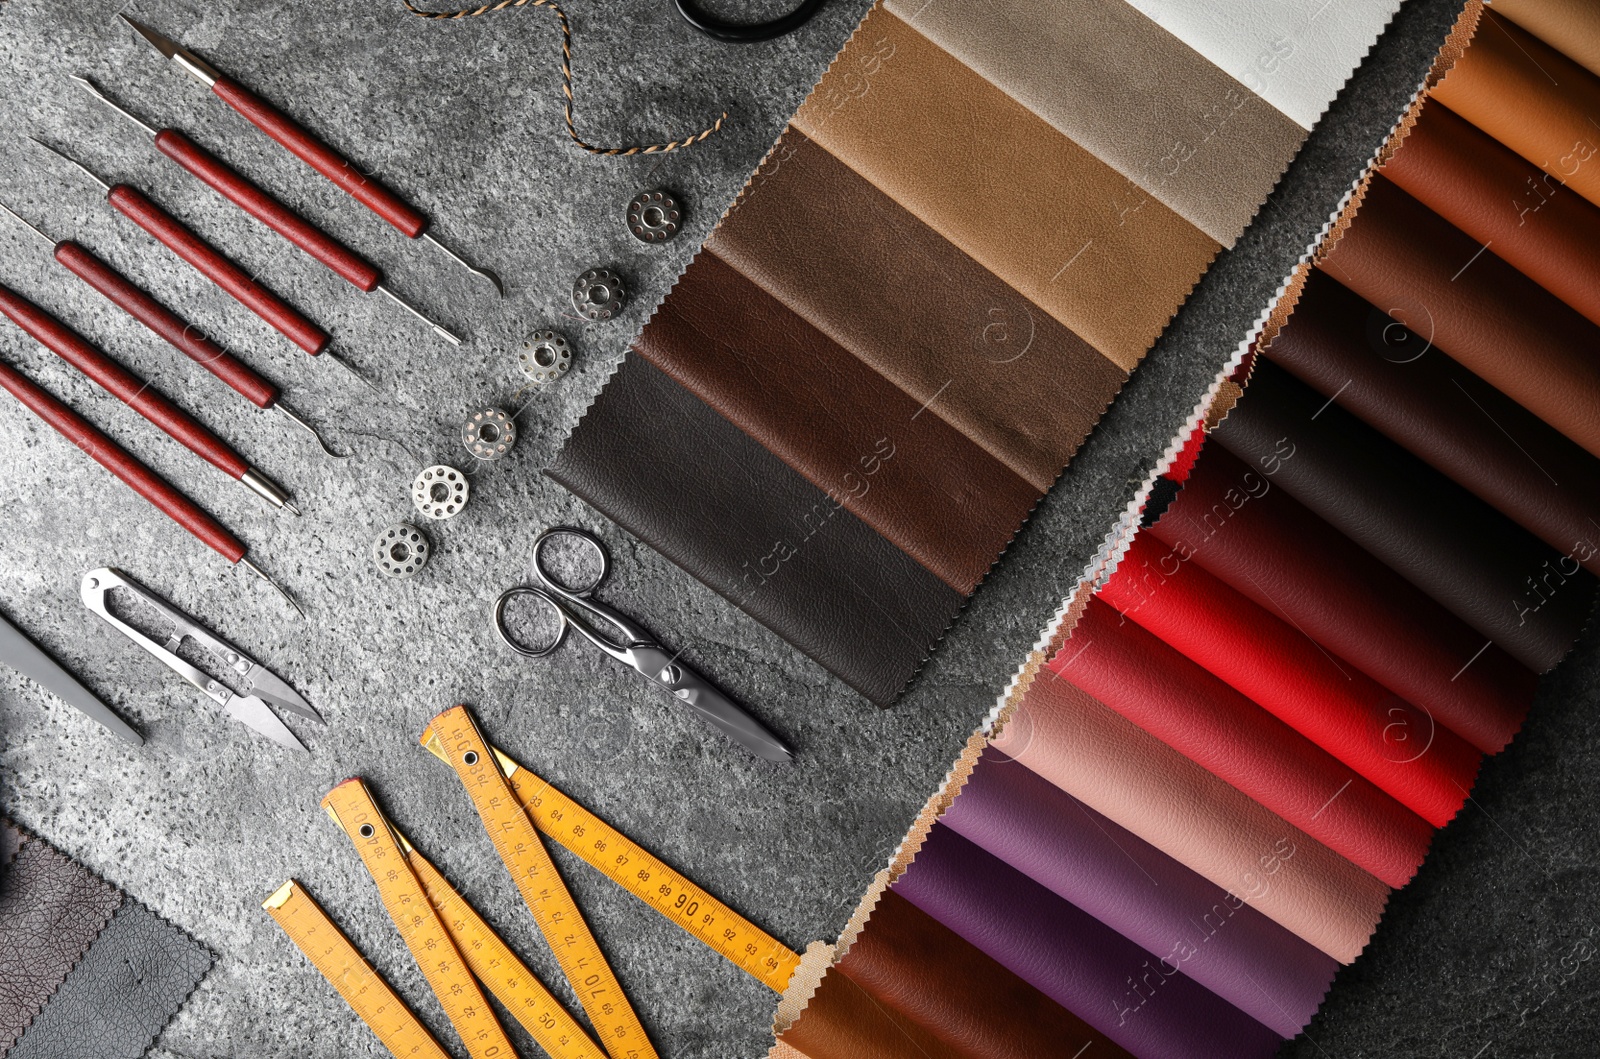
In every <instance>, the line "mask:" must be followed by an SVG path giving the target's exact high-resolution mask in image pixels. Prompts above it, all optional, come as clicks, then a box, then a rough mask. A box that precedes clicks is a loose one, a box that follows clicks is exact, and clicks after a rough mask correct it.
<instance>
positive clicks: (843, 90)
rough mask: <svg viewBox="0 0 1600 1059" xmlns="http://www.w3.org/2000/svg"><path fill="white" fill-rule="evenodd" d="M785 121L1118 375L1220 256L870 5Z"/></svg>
mask: <svg viewBox="0 0 1600 1059" xmlns="http://www.w3.org/2000/svg"><path fill="white" fill-rule="evenodd" d="M794 124H795V125H796V126H797V127H798V128H799V129H800V130H801V131H802V132H804V133H805V134H806V135H807V136H809V137H811V139H813V140H816V141H818V142H820V143H821V144H822V145H823V146H824V147H826V148H827V149H828V150H829V151H831V152H833V153H834V154H835V155H836V156H838V157H839V158H840V159H841V160H843V161H844V162H845V163H846V164H847V165H849V166H850V167H851V168H853V169H855V170H856V172H858V173H860V174H861V175H862V176H864V177H866V178H867V179H868V180H870V181H872V183H874V184H876V185H877V186H878V187H879V188H881V189H883V190H884V191H885V192H887V193H888V194H889V195H890V196H891V197H893V198H894V199H895V200H896V201H898V202H899V203H900V204H901V205H903V206H905V207H906V208H907V209H908V210H910V211H911V212H912V213H914V214H916V215H917V216H918V217H921V218H922V219H923V220H924V221H926V222H927V223H928V224H929V225H930V226H931V227H933V228H934V229H935V230H937V231H938V232H939V233H940V234H941V235H943V236H945V237H946V238H947V239H949V240H950V241H951V242H953V243H955V244H956V245H957V246H959V247H961V248H962V249H963V250H965V251H966V252H967V253H969V254H971V255H972V256H973V257H974V258H976V259H977V260H978V261H979V262H980V263H981V264H983V265H984V266H985V267H987V268H988V269H989V270H990V271H992V272H994V273H995V274H996V275H998V276H999V277H1000V278H1001V279H1003V280H1005V281H1006V282H1007V283H1009V284H1011V286H1013V287H1015V288H1016V289H1017V290H1019V291H1021V292H1022V293H1023V294H1025V295H1027V296H1028V297H1029V298H1031V299H1033V301H1034V302H1035V303H1037V304H1038V305H1039V306H1041V307H1042V308H1043V309H1045V310H1046V311H1047V312H1049V313H1050V314H1051V315H1052V316H1054V317H1055V318H1056V319H1057V320H1059V321H1061V323H1063V324H1065V325H1066V326H1067V327H1068V328H1070V329H1071V330H1072V331H1074V332H1076V333H1077V334H1079V335H1082V336H1083V337H1084V338H1085V339H1087V340H1088V341H1089V342H1091V343H1093V345H1094V346H1095V348H1096V349H1098V350H1100V352H1102V353H1104V354H1105V355H1106V356H1108V357H1110V358H1111V359H1112V360H1114V361H1115V362H1116V363H1117V364H1119V365H1120V366H1121V367H1122V368H1124V369H1125V370H1132V368H1133V366H1134V365H1135V364H1136V363H1138V361H1139V358H1140V357H1142V356H1143V355H1144V353H1145V351H1146V350H1147V349H1148V348H1149V346H1150V343H1151V342H1152V341H1154V340H1155V337H1156V336H1157V335H1158V334H1159V333H1160V332H1161V330H1162V328H1164V327H1165V326H1166V324H1167V321H1168V320H1169V319H1170V318H1171V316H1172V314H1173V313H1174V312H1175V311H1176V310H1177V308H1178V306H1179V305H1180V304H1181V303H1182V302H1183V300H1184V298H1185V297H1187V296H1188V293H1189V290H1190V289H1191V288H1192V287H1193V286H1194V284H1195V281H1196V280H1198V279H1199V278H1200V275H1201V273H1202V272H1204V271H1205V269H1206V266H1207V265H1209V264H1210V263H1211V260H1212V258H1213V257H1215V256H1216V253H1217V250H1218V249H1219V246H1218V243H1217V242H1216V240H1214V239H1212V238H1211V237H1210V236H1208V235H1206V234H1205V233H1204V232H1202V231H1201V230H1200V229H1198V228H1196V227H1195V226H1194V225H1192V224H1190V223H1189V222H1188V221H1186V220H1184V219H1183V218H1182V217H1181V216H1179V215H1178V214H1177V213H1174V212H1173V211H1172V210H1171V209H1170V208H1169V207H1167V206H1166V205H1164V204H1163V203H1161V202H1160V201H1159V200H1157V199H1156V198H1155V197H1154V196H1152V195H1150V194H1149V193H1148V192H1146V191H1144V190H1143V189H1141V188H1140V187H1139V186H1138V185H1137V184H1134V183H1133V182H1132V181H1130V180H1128V179H1127V178H1126V177H1124V176H1122V174H1120V173H1118V172H1117V171H1116V170H1114V169H1112V168H1111V167H1110V166H1108V165H1106V164H1105V163H1104V162H1101V161H1100V160H1099V159H1097V158H1095V157H1094V156H1093V155H1092V154H1090V153H1089V152H1088V151H1086V150H1085V149H1084V148H1082V147H1079V146H1078V145H1077V144H1075V143H1073V142H1072V141H1071V140H1069V139H1067V138H1066V137H1065V136H1063V135H1061V133H1059V132H1057V131H1056V130H1055V129H1053V128H1051V127H1050V125H1049V124H1048V123H1046V122H1045V121H1044V119H1042V118H1040V117H1038V116H1037V115H1035V114H1034V113H1033V112H1032V111H1030V110H1028V109H1027V108H1026V107H1024V106H1023V105H1022V104H1021V103H1018V102H1017V101H1016V100H1014V99H1012V98H1011V97H1010V96H1007V95H1006V94H1005V93H1004V92H1002V91H1000V90H999V89H998V88H996V87H994V85H992V84H990V83H989V82H988V81H985V80H984V79H983V78H982V77H980V76H979V75H978V74H977V73H975V72H973V71H972V70H971V69H970V68H968V67H967V66H965V65H963V64H962V63H961V62H960V61H959V60H957V59H956V58H955V57H954V56H952V55H950V53H948V52H946V51H945V50H944V49H942V48H940V47H939V46H938V45H936V44H934V43H933V42H932V41H930V40H928V39H927V38H926V37H924V36H922V35H921V34H920V33H918V32H917V31H916V30H915V29H912V28H911V27H910V26H908V25H906V23H904V22H902V21H901V20H900V19H899V18H897V17H896V16H895V15H893V14H891V13H890V12H888V11H885V10H882V9H881V8H880V9H876V10H874V11H873V12H872V14H871V15H869V16H868V17H867V20H866V21H865V22H863V23H862V25H861V27H860V28H859V29H857V30H856V34H855V36H854V37H853V38H851V40H850V43H849V44H847V45H846V46H845V49H844V50H843V51H842V52H840V54H839V57H838V58H837V59H835V60H834V63H833V66H832V67H831V68H830V69H829V70H828V73H827V74H826V76H824V77H823V79H822V81H821V83H820V84H819V85H818V86H817V90H816V91H815V92H813V93H812V94H811V96H810V98H808V99H807V100H806V102H805V105H804V106H802V107H801V108H800V111H799V113H798V114H796V115H795V118H794Z"/></svg>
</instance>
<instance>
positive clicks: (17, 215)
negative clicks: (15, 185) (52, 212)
mask: <svg viewBox="0 0 1600 1059" xmlns="http://www.w3.org/2000/svg"><path fill="white" fill-rule="evenodd" d="M0 210H5V211H6V212H7V213H9V214H11V216H13V217H15V218H16V219H17V220H18V221H20V222H21V223H22V224H24V225H26V226H27V227H28V228H30V229H32V230H33V233H34V234H35V235H37V236H38V237H39V238H40V239H43V240H44V241H45V242H47V243H49V244H50V245H51V246H55V245H56V241H55V240H54V239H52V238H50V237H49V236H48V235H45V234H44V232H43V231H41V230H40V229H39V227H38V226H37V225H35V224H34V223H33V222H32V221H29V220H28V219H27V218H25V217H23V216H22V214H20V213H18V212H17V211H16V210H14V209H12V208H11V207H10V206H7V205H6V204H5V203H3V202H0Z"/></svg>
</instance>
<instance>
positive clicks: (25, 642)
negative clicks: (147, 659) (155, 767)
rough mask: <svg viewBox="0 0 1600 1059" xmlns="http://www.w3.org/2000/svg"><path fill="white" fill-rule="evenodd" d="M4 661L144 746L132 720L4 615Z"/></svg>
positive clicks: (0, 628) (0, 631)
mask: <svg viewBox="0 0 1600 1059" xmlns="http://www.w3.org/2000/svg"><path fill="white" fill-rule="evenodd" d="M0 662H4V663H5V664H6V665H8V666H10V667H11V668H12V669H15V670H16V671H17V672H18V673H21V674H22V675H23V676H25V677H28V678H29V679H30V680H33V681H35V682H37V683H38V684H39V686H40V687H42V688H44V690H46V691H48V692H49V693H50V694H52V695H54V696H55V697H56V698H58V699H60V700H61V701H62V702H65V703H66V704H67V705H69V706H73V707H75V708H77V709H78V710H79V711H81V712H82V713H84V714H85V715H87V716H88V717H89V718H91V719H92V720H95V721H99V722H100V723H101V724H103V725H104V726H105V727H107V728H109V729H110V730H111V731H112V733H113V734H115V735H116V736H117V737H118V738H119V739H122V740H123V741H124V742H128V743H132V744H133V745H134V746H140V745H143V743H144V737H143V736H141V735H140V734H139V733H138V732H135V731H134V730H133V729H132V728H130V727H128V723H127V722H126V721H124V720H123V719H122V718H121V717H118V716H117V715H116V714H114V713H112V712H111V708H110V707H109V706H107V705H106V704H105V703H103V702H101V701H100V700H99V699H98V698H96V697H95V695H94V693H93V692H91V691H90V690H89V689H88V688H86V687H84V686H83V685H82V684H80V683H78V679H77V678H76V677H74V676H73V675H72V674H71V673H68V672H67V671H66V670H65V669H63V668H61V665H60V663H58V662H57V661H56V660H55V659H53V658H51V657H50V656H49V655H47V654H45V653H44V651H42V650H41V649H40V648H39V647H38V646H37V645H36V644H34V642H33V641H32V640H30V639H28V638H27V637H26V636H24V635H22V633H21V631H19V630H18V629H17V628H16V627H15V626H14V625H12V624H11V623H10V622H8V621H6V620H5V619H4V618H0Z"/></svg>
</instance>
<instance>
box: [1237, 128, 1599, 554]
mask: <svg viewBox="0 0 1600 1059" xmlns="http://www.w3.org/2000/svg"><path fill="white" fill-rule="evenodd" d="M1436 113H1437V114H1444V113H1447V112H1446V111H1444V110H1438V111H1437V112H1436ZM1407 142H1408V143H1409V142H1410V141H1409V140H1408V141H1407ZM1408 150H1409V148H1408ZM1401 153H1402V154H1404V153H1405V152H1401ZM1567 201H1569V202H1575V201H1578V200H1577V199H1575V198H1573V197H1572V196H1568V197H1567ZM1584 208H1585V209H1589V207H1588V205H1587V204H1585V206H1584ZM1596 216H1597V218H1600V212H1597V213H1596ZM1594 245H1595V246H1600V230H1597V232H1596V242H1595V244H1594ZM1596 260H1600V255H1597V256H1596ZM1597 281H1600V276H1597ZM1263 352H1264V353H1265V354H1266V356H1267V357H1268V359H1270V360H1272V361H1273V363H1275V364H1277V365H1279V366H1280V367H1283V368H1286V369H1288V370H1289V371H1290V372H1292V373H1293V374H1294V375H1295V376H1296V377H1297V378H1298V379H1300V381H1301V382H1304V383H1305V384H1307V385H1308V386H1310V387H1312V388H1313V389H1314V390H1316V391H1317V392H1318V393H1320V394H1322V395H1323V396H1324V397H1328V398H1332V397H1334V396H1335V395H1337V397H1338V403H1339V405H1340V407H1342V408H1344V409H1346V410H1347V411H1349V412H1351V413H1352V414H1354V415H1355V416H1357V417H1359V418H1360V419H1361V420H1362V421H1363V422H1365V423H1366V424H1367V425H1368V426H1371V427H1373V428H1374V429H1376V430H1378V431H1379V432H1381V433H1382V434H1384V435H1385V436H1386V437H1388V438H1389V439H1390V440H1391V441H1394V442H1395V443H1397V444H1399V445H1400V446H1402V447H1403V448H1405V449H1406V450H1407V451H1408V452H1410V453H1412V454H1413V455H1415V456H1418V457H1420V458H1422V459H1423V460H1424V461H1426V462H1427V463H1428V464H1429V465H1431V466H1432V467H1433V468H1434V469H1435V470H1437V471H1439V472H1441V473H1443V474H1445V475H1447V476H1448V477H1449V478H1451V479H1452V480H1453V481H1455V482H1456V483H1458V484H1459V485H1462V486H1464V487H1466V489H1467V490H1468V491H1469V492H1471V493H1473V494H1474V495H1476V496H1477V497H1478V498H1479V499H1480V500H1483V501H1484V502H1485V503H1487V504H1489V505H1490V506H1492V507H1494V508H1495V509H1496V510H1498V511H1499V512H1500V513H1501V514H1503V515H1506V516H1507V517H1508V518H1510V519H1512V520H1513V521H1514V522H1516V523H1517V524H1518V525H1520V526H1522V527H1524V528H1525V529H1527V530H1528V531H1530V532H1531V533H1533V534H1535V535H1537V536H1538V537H1539V539H1540V540H1542V541H1544V542H1545V543H1546V544H1548V545H1550V546H1551V547H1552V548H1554V549H1556V550H1557V551H1558V552H1560V553H1562V554H1563V555H1571V556H1572V557H1573V558H1574V559H1575V560H1577V561H1578V562H1579V563H1580V564H1581V565H1583V566H1584V567H1585V568H1587V569H1588V570H1589V571H1590V572H1592V573H1597V574H1600V461H1597V460H1596V459H1595V458H1594V457H1593V456H1591V455H1589V454H1588V453H1587V452H1585V451H1584V450H1583V449H1581V448H1579V447H1578V446H1577V445H1575V444H1573V443H1572V442H1571V441H1570V440H1568V439H1567V437H1566V436H1565V435H1563V434H1561V433H1560V432H1559V431H1557V430H1555V429H1554V428H1553V427H1551V426H1550V425H1549V424H1547V423H1545V422H1544V421H1543V420H1542V419H1540V418H1539V417H1538V416H1536V415H1534V414H1533V413H1532V412H1529V411H1528V410H1527V409H1525V408H1523V407H1522V406H1521V405H1519V404H1517V403H1516V402H1515V401H1513V400H1511V398H1509V397H1507V396H1505V395H1504V394H1503V393H1501V392H1500V391H1499V390H1497V389H1495V388H1494V387H1492V386H1490V385H1489V384H1488V383H1486V382H1484V381H1483V380H1482V379H1480V378H1478V377H1477V376H1476V375H1474V374H1473V373H1472V372H1470V371H1468V370H1467V369H1466V368H1464V367H1462V366H1461V365H1460V364H1458V363H1456V362H1455V361H1454V360H1451V359H1450V358H1449V357H1447V356H1445V355H1444V354H1443V353H1441V352H1440V351H1439V350H1437V349H1429V348H1428V346H1427V343H1426V342H1425V341H1424V340H1423V339H1422V338H1421V337H1420V336H1417V335H1413V334H1411V333H1410V332H1409V331H1406V330H1405V329H1404V328H1403V327H1401V325H1399V324H1396V323H1393V322H1392V321H1390V320H1389V318H1388V317H1386V316H1383V315H1382V314H1381V313H1378V312H1377V311H1376V310H1374V309H1373V308H1372V306H1371V305H1369V304H1368V303H1367V302H1365V301H1363V300H1362V299H1361V298H1360V297H1359V296H1357V295H1356V294H1355V293H1353V292H1352V291H1350V290H1348V289H1347V288H1345V287H1343V286H1342V285H1340V284H1339V283H1338V282H1337V281H1335V280H1334V279H1333V278H1332V277H1331V276H1328V275H1326V274H1322V273H1315V274H1313V275H1312V276H1311V277H1310V278H1309V279H1308V280H1307V282H1306V285H1305V289H1304V291H1303V293H1302V294H1301V296H1300V301H1299V302H1298V303H1297V304H1296V306H1295V311H1294V316H1293V317H1292V318H1291V319H1290V320H1289V323H1288V325H1287V326H1286V327H1284V328H1283V330H1281V331H1280V332H1279V333H1278V334H1277V335H1276V336H1274V338H1273V339H1272V341H1271V342H1270V343H1268V344H1267V345H1266V346H1265V347H1264V348H1263Z"/></svg>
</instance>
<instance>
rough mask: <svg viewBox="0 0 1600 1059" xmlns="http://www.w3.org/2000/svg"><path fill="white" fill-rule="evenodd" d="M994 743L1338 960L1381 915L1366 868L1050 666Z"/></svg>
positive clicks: (1381, 896)
mask: <svg viewBox="0 0 1600 1059" xmlns="http://www.w3.org/2000/svg"><path fill="white" fill-rule="evenodd" d="M993 744H994V746H995V747H996V748H997V749H999V750H1000V752H1001V753H1004V754H1005V755H1007V756H1008V757H1011V758H1013V759H1015V760H1016V761H1019V762H1021V763H1022V764H1023V765H1026V766H1027V767H1028V768H1030V769H1032V770H1033V771H1034V772H1037V773H1038V774H1039V775H1041V776H1043V777H1044V778H1045V779H1047V780H1049V781H1050V782H1051V783H1053V784H1055V785H1056V786H1057V787H1059V788H1061V789H1062V790H1064V791H1066V792H1067V793H1068V794H1070V795H1072V796H1073V797H1075V798H1077V799H1078V800H1079V801H1082V802H1083V803H1084V804H1086V805H1088V806H1090V807H1091V808H1093V809H1095V810H1096V811H1097V812H1099V813H1101V814H1103V815H1105V816H1107V817H1109V818H1110V819H1112V820H1114V821H1116V822H1117V823H1118V824H1120V825H1121V826H1123V827H1125V828H1127V829H1128V830H1129V831H1132V832H1133V833H1134V834H1136V835H1138V836H1139V837H1140V838H1142V839H1144V840H1145V841H1146V842H1148V843H1150V844H1151V845H1152V846H1155V847H1156V848H1157V849H1159V850H1161V851H1162V852H1163V853H1166V854H1167V855H1168V856H1170V857H1172V858H1173V859H1174V860H1176V861H1178V862H1179V863H1181V864H1183V865H1185V866H1186V867H1188V868H1190V869H1192V870H1193V871H1195V872H1197V873H1199V874H1200V875H1202V876H1204V877H1205V878H1207V879H1209V880H1210V881H1211V882H1213V883H1215V884H1216V885H1217V886H1220V887H1222V888H1223V889H1225V890H1228V891H1229V892H1231V893H1233V894H1234V895H1235V896H1236V897H1238V898H1240V899H1242V900H1243V901H1245V903H1247V904H1249V905H1250V906H1251V907H1253V908H1255V909H1256V910H1258V911H1260V912H1261V913H1262V914H1264V915H1266V916H1268V917H1269V918H1271V919H1273V920H1274V921H1276V922H1277V923H1279V924H1280V925H1281V926H1284V927H1286V928H1288V929H1289V930H1291V931H1293V932H1294V933H1295V934H1297V935H1298V936H1299V937H1301V938H1304V939H1305V940H1306V941H1308V942H1310V943H1311V944H1312V945H1315V946H1316V947H1317V948H1318V949H1321V950H1322V951H1323V952H1325V953H1327V954H1328V955H1329V956H1331V957H1333V958H1334V959H1335V960H1338V961H1339V962H1340V963H1349V962H1351V961H1352V960H1354V959H1355V958H1356V956H1357V955H1358V954H1359V953H1360V952H1361V949H1362V948H1363V947H1364V946H1365V945H1366V943H1367V939H1368V938H1369V937H1371V936H1372V931H1373V930H1374V929H1375V928H1376V926H1377V923H1378V919H1379V917H1380V916H1381V915H1382V914H1383V906H1384V903H1385V901H1387V900H1388V895H1389V889H1388V887H1386V886H1384V885H1383V883H1381V882H1380V881H1378V879H1377V878H1376V877H1374V876H1373V875H1372V874H1371V873H1369V872H1367V871H1364V870H1362V869H1361V868H1359V867H1357V866H1356V865H1354V864H1352V863H1351V862H1350V861H1348V860H1346V859H1345V858H1343V857H1341V856H1339V855H1338V854H1337V853H1334V852H1333V851H1332V850H1330V849H1328V847H1326V846H1324V845H1322V844H1321V843H1320V842H1317V841H1316V840H1315V839H1313V838H1311V837H1310V836H1309V835H1307V834H1305V833H1304V832H1302V831H1301V830H1300V829H1299V828H1297V827H1295V826H1294V825H1292V824H1290V823H1288V822H1287V821H1285V820H1284V819H1283V818H1282V817H1280V816H1278V815H1277V814H1275V813H1273V812H1271V811H1270V810H1268V809H1266V808H1265V807H1264V806H1262V805H1261V804H1260V803H1258V802H1256V801H1255V800H1253V799H1251V798H1250V797H1248V796H1247V795H1245V794H1244V793H1243V792H1241V791H1240V790H1239V789H1238V788H1236V787H1233V786H1231V785H1230V784H1228V783H1226V782H1225V781H1223V780H1221V779H1218V778H1217V777H1216V776H1214V775H1212V774H1211V773H1209V772H1207V771H1206V770H1205V769H1204V768H1202V767H1201V766H1199V765H1197V764H1195V763H1194V762H1193V761H1190V760H1189V759H1188V758H1186V757H1184V756H1183V755H1182V754H1180V753H1178V752H1177V751H1176V750H1174V749H1172V748H1171V747H1169V746H1167V744H1165V743H1163V742H1161V740H1159V739H1157V738H1156V737H1155V736H1153V735H1151V734H1150V733H1148V732H1146V731H1144V730H1143V729H1142V728H1140V727H1139V726H1138V725H1135V724H1134V723H1133V722H1132V721H1129V720H1128V719H1127V718H1125V717H1123V716H1122V715H1120V714H1118V713H1116V712H1115V711H1114V710H1111V709H1109V708H1107V707H1106V706H1104V705H1103V704H1101V703H1099V702H1097V701H1095V700H1094V699H1093V698H1092V697H1091V696H1090V695H1089V694H1088V693H1087V692H1085V691H1082V690H1080V689H1079V688H1077V687H1076V686H1074V685H1073V684H1071V683H1069V682H1067V681H1066V680H1062V679H1059V678H1057V677H1055V676H1054V675H1053V674H1050V673H1048V672H1047V673H1042V674H1040V676H1039V677H1038V678H1037V679H1035V680H1034V682H1033V684H1032V685H1031V686H1030V687H1029V688H1028V690H1027V693H1026V694H1025V695H1024V696H1023V698H1022V700H1021V702H1020V703H1019V705H1018V707H1017V711H1016V713H1015V715H1014V716H1013V717H1012V718H1011V720H1010V721H1009V723H1008V724H1007V725H1006V726H1005V728H1004V729H1003V730H1002V731H1001V732H1000V733H999V734H998V735H997V736H996V738H995V739H994V740H993Z"/></svg>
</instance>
